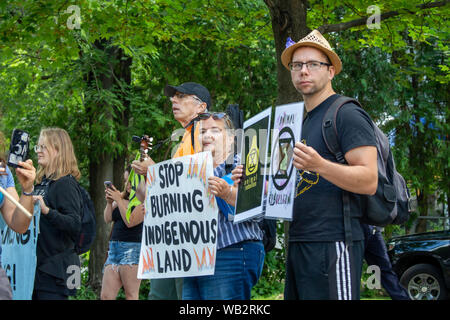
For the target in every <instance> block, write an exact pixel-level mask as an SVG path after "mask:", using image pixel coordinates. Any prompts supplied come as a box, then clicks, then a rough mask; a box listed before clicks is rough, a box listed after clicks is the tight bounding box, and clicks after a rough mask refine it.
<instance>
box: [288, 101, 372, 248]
mask: <svg viewBox="0 0 450 320" xmlns="http://www.w3.org/2000/svg"><path fill="white" fill-rule="evenodd" d="M338 97H339V95H337V94H335V95H332V96H330V97H328V98H327V99H326V100H325V101H323V102H322V103H321V104H320V105H318V106H317V107H316V108H314V109H313V110H312V111H311V112H309V113H308V115H307V117H306V119H305V120H304V122H303V127H302V142H303V143H305V144H306V145H308V146H310V147H312V148H314V149H315V150H316V151H317V152H318V153H319V154H320V155H321V156H322V157H323V158H325V159H327V160H330V161H333V162H337V161H336V158H335V157H334V155H333V154H332V153H331V152H330V151H329V150H328V148H327V146H326V144H325V141H324V139H323V136H322V121H323V117H324V115H325V112H326V111H327V110H328V107H329V106H330V105H331V104H332V103H333V102H334V101H335V100H336V99H337V98H338ZM336 125H337V132H338V141H339V143H340V146H341V150H342V152H343V154H344V155H345V153H346V152H348V151H350V150H352V149H354V148H357V147H361V146H375V145H376V141H375V134H374V130H373V127H372V125H371V119H370V117H369V116H368V115H367V113H366V112H365V111H364V110H362V109H361V108H360V107H358V106H357V105H355V104H353V103H347V104H345V105H343V106H342V107H341V109H340V110H339V112H338V116H337V120H336ZM350 198H351V199H350V200H351V216H352V217H353V218H352V219H351V220H352V236H353V240H363V239H364V234H363V231H362V229H361V225H360V222H359V219H358V217H360V216H361V202H360V196H359V195H357V194H353V193H350ZM344 239H345V237H344V218H343V205H342V189H340V188H339V187H337V186H336V185H334V184H332V183H331V182H329V181H327V180H326V179H324V178H322V177H320V176H319V174H317V173H315V172H307V171H303V170H298V172H297V188H296V197H295V201H294V216H293V221H292V223H291V226H290V230H289V241H344Z"/></svg>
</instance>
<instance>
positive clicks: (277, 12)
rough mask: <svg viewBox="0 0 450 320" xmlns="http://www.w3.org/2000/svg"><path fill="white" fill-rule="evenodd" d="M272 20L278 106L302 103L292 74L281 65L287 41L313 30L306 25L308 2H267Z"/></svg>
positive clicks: (299, 0) (293, 0)
mask: <svg viewBox="0 0 450 320" xmlns="http://www.w3.org/2000/svg"><path fill="white" fill-rule="evenodd" d="M265 3H266V5H267V7H268V8H269V12H270V16H271V18H272V30H273V36H274V41H275V49H276V55H277V82H278V98H277V104H278V105H281V104H285V103H291V102H296V101H302V100H303V98H302V96H301V94H300V93H299V92H298V91H297V90H296V89H295V87H294V86H293V85H292V82H291V73H290V71H289V70H287V69H286V68H285V67H284V66H283V64H282V63H281V53H283V50H284V49H285V48H286V39H287V38H288V37H291V39H292V40H294V41H298V40H300V39H301V38H303V37H304V36H306V35H307V34H308V33H309V32H310V31H311V30H310V29H309V28H308V27H307V25H306V9H307V1H301V0H290V1H285V0H265Z"/></svg>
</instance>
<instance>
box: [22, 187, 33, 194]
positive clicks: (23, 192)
mask: <svg viewBox="0 0 450 320" xmlns="http://www.w3.org/2000/svg"><path fill="white" fill-rule="evenodd" d="M33 191H34V186H33V190H31V192H25V191H24V190H22V194H23V195H24V196H32V195H33Z"/></svg>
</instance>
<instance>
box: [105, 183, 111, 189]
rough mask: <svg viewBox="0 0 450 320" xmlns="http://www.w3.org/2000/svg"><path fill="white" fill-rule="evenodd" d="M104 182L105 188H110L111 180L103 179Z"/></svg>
mask: <svg viewBox="0 0 450 320" xmlns="http://www.w3.org/2000/svg"><path fill="white" fill-rule="evenodd" d="M104 184H105V188H109V189H112V182H111V181H105V182H104Z"/></svg>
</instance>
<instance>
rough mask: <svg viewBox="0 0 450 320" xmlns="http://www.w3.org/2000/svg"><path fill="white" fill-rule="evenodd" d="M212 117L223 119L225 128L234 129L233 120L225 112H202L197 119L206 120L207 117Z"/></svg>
mask: <svg viewBox="0 0 450 320" xmlns="http://www.w3.org/2000/svg"><path fill="white" fill-rule="evenodd" d="M211 117H212V118H213V119H214V120H223V121H224V123H225V126H226V128H228V129H234V125H233V122H232V121H231V119H230V117H229V116H228V114H227V113H226V112H203V113H199V114H198V116H197V118H196V119H197V120H207V119H209V118H211Z"/></svg>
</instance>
